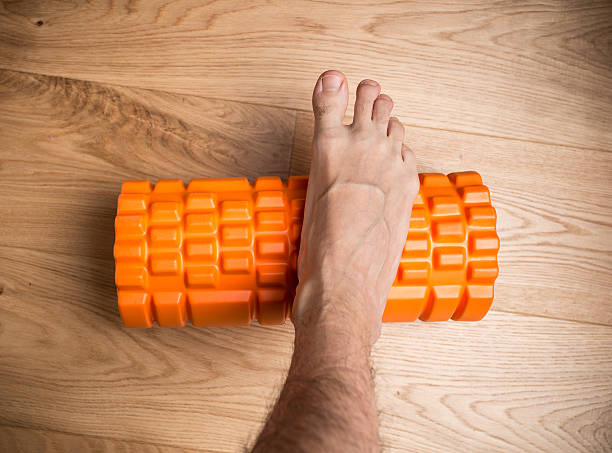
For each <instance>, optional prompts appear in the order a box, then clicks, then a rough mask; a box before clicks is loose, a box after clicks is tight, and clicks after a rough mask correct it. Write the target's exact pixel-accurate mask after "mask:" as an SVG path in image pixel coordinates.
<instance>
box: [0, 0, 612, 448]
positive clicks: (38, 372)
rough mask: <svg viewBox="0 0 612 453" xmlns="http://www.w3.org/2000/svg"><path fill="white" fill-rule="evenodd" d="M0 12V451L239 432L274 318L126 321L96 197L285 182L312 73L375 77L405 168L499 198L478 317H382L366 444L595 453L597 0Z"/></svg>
mask: <svg viewBox="0 0 612 453" xmlns="http://www.w3.org/2000/svg"><path fill="white" fill-rule="evenodd" d="M0 8H1V9H0V68H4V70H1V71H0V451H7V452H13V451H17V452H42V451H51V452H55V451H58V452H59V451H83V452H87V451H96V452H106V451H108V452H111V451H113V452H114V451H119V452H123V451H125V452H139V453H140V452H164V453H165V452H168V453H174V452H178V451H184V449H187V451H210V452H221V451H242V449H243V448H244V446H245V445H248V444H249V442H252V441H253V440H254V438H255V437H256V435H257V431H258V429H259V428H260V426H261V423H262V421H263V419H264V417H265V415H266V412H267V410H268V409H269V407H270V406H271V405H272V404H273V402H274V398H275V396H276V395H277V393H278V391H279V389H280V386H281V385H282V381H283V377H284V373H285V372H286V370H287V367H288V365H289V361H290V357H291V348H292V338H293V330H292V327H291V326H290V325H286V326H279V327H272V328H263V327H258V326H253V327H250V328H214V329H196V328H190V327H189V328H184V329H177V330H172V329H164V330H162V329H150V330H128V329H125V328H123V327H122V326H121V323H120V320H119V314H118V310H117V307H116V297H115V289H114V283H113V273H114V269H113V259H112V243H113V236H114V234H113V221H114V213H115V203H116V197H117V193H118V191H119V185H120V183H121V182H122V181H123V180H125V179H135V178H148V179H152V180H157V179H159V178H182V179H184V180H185V181H188V180H189V179H191V178H194V177H214V176H247V177H249V178H250V179H253V178H255V177H257V176H261V175H279V176H282V177H287V176H288V175H289V174H303V173H306V172H307V171H308V168H309V161H310V152H309V150H310V140H311V136H312V118H311V116H310V113H309V112H308V110H309V109H310V107H309V98H310V90H311V85H312V84H313V83H314V80H315V79H316V76H317V73H318V72H320V71H322V70H324V69H327V68H330V67H336V68H338V69H342V70H344V71H345V72H346V73H347V74H348V76H349V78H350V81H351V82H352V83H353V88H354V84H355V83H356V82H358V80H359V79H361V78H365V77H372V78H377V79H378V80H380V81H381V82H382V84H383V86H384V88H385V91H386V92H387V93H389V94H390V95H392V96H393V98H394V100H395V102H396V111H397V114H398V115H399V116H400V118H401V119H402V120H403V121H404V122H405V123H406V125H407V142H408V143H409V144H410V146H412V148H413V149H414V150H415V152H416V154H417V156H418V162H419V166H420V169H421V170H422V171H441V172H450V171H457V170H467V169H474V170H478V171H479V172H481V174H482V175H483V177H484V180H485V183H486V184H487V185H489V187H490V189H491V192H492V196H493V202H494V205H495V207H496V208H497V211H498V215H499V220H498V231H499V233H500V236H501V250H500V268H501V273H500V277H499V280H498V282H497V284H496V300H495V302H494V306H493V311H492V312H491V313H490V314H489V315H488V316H487V317H486V318H485V320H484V321H482V322H479V323H467V324H466V323H452V322H451V323H441V324H425V323H414V324H396V325H386V326H385V327H384V328H383V334H382V337H381V339H380V341H379V343H378V344H377V347H376V350H375V354H374V358H373V366H374V369H375V372H376V387H377V399H378V407H379V409H380V425H381V436H382V443H383V448H384V449H385V451H424V452H438V451H455V450H461V451H466V452H472V451H474V452H477V451H482V452H484V451H486V452H490V451H504V452H506V451H517V452H519V451H521V452H522V451H551V452H559V451H564V452H565V451H567V452H573V451H585V452H607V451H612V277H611V275H612V258H611V257H612V201H611V200H612V54H611V53H610V47H609V43H610V39H611V36H612V29H611V28H610V17H611V15H612V6H611V4H610V3H609V2H578V1H566V2H560V1H557V2H549V3H546V4H540V3H532V2H498V3H490V2H484V1H474V2H470V3H469V4H467V3H465V4H459V3H453V2H449V3H441V2H438V3H429V2H374V1H364V2H359V3H357V2H342V3H341V2H336V1H323V2H318V1H317V2H266V1H258V2H247V3H245V2H237V1H236V2H234V1H228V2H201V1H200V2H196V1H190V0H181V1H151V2H131V1H130V2H128V1H125V2H122V1H119V2H97V1H94V2H78V1H77V2H70V3H67V2H4V3H2V6H0ZM79 79H80V80H79ZM349 115H350V112H349Z"/></svg>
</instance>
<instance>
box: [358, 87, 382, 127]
mask: <svg viewBox="0 0 612 453" xmlns="http://www.w3.org/2000/svg"><path fill="white" fill-rule="evenodd" d="M379 93H380V85H379V84H378V82H375V81H374V80H368V79H366V80H363V81H362V82H361V83H360V84H359V86H358V87H357V97H356V99H355V117H354V119H353V124H354V125H356V126H365V125H369V124H371V123H372V108H373V107H374V101H375V100H376V98H377V97H378V94H379Z"/></svg>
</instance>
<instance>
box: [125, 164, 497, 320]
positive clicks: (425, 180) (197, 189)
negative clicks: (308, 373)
mask: <svg viewBox="0 0 612 453" xmlns="http://www.w3.org/2000/svg"><path fill="white" fill-rule="evenodd" d="M419 177H420V180H421V189H420V192H419V195H418V196H417V199H416V201H415V203H414V206H413V209H412V218H411V221H410V231H409V233H408V237H407V238H406V244H405V246H404V250H403V253H402V258H401V262H400V265H399V268H398V271H397V275H396V278H395V281H394V283H393V287H392V288H391V291H390V292H389V296H388V299H387V305H386V309H385V312H384V315H383V321H386V322H389V321H400V322H406V321H415V320H416V319H421V320H423V321H446V320H449V319H453V320H457V321H477V320H480V319H482V317H483V316H484V315H485V314H486V313H487V311H488V310H489V308H490V306H491V303H492V301H493V284H494V282H495V279H496V277H497V274H498V267H497V252H498V250H499V238H498V236H497V233H496V229H495V224H496V214H495V210H494V209H493V207H492V206H491V199H490V195H489V190H488V189H487V187H485V186H484V185H483V184H482V179H481V178H480V175H479V174H478V173H475V172H462V173H451V174H449V175H448V176H446V175H443V174H436V173H428V174H421V175H419ZM307 184H308V178H307V177H303V176H297V177H290V178H289V180H288V181H287V183H286V184H284V183H283V182H282V181H281V179H280V178H277V177H262V178H259V179H257V180H256V181H255V183H254V184H253V185H251V184H250V183H249V181H248V180H247V179H245V178H225V179H195V180H192V181H191V182H190V183H189V185H188V186H187V188H185V186H184V184H183V182H182V181H180V180H162V181H159V182H158V183H157V184H155V186H154V187H152V186H151V184H150V183H149V182H148V181H127V182H125V183H123V186H122V189H121V194H120V195H119V199H118V203H117V217H116V219H115V249H114V254H115V263H116V272H115V281H116V284H117V292H118V302H119V311H120V313H121V318H122V319H123V322H124V324H125V325H126V326H127V327H151V326H153V325H154V323H155V322H157V324H159V325H160V326H162V327H182V326H184V325H185V324H186V323H187V322H188V321H190V322H191V323H192V324H193V325H195V326H230V325H248V324H250V323H251V322H252V321H253V320H255V319H256V320H258V321H259V323H260V324H282V323H284V322H285V320H286V319H287V317H288V316H289V314H290V312H291V304H292V302H293V297H294V295H295V288H296V285H297V275H296V266H297V254H298V250H299V242H300V234H301V231H302V219H303V214H304V199H305V196H306V187H307ZM347 271H349V272H350V269H348V270H347Z"/></svg>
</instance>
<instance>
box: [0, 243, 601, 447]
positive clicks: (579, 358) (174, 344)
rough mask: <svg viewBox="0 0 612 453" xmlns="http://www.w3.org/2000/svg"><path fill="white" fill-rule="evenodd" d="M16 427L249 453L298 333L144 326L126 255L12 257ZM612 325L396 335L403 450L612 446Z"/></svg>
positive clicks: (404, 330)
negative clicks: (121, 308)
mask: <svg viewBox="0 0 612 453" xmlns="http://www.w3.org/2000/svg"><path fill="white" fill-rule="evenodd" d="M0 257H1V258H0V260H1V261H0V264H1V265H2V268H3V272H2V275H3V279H4V284H5V287H4V292H3V294H2V295H1V296H0V300H1V301H2V303H1V304H0V319H1V320H2V329H0V345H2V346H1V352H2V353H1V354H0V370H2V372H1V374H0V384H1V385H0V406H1V407H2V408H3V410H2V413H1V414H0V423H4V424H10V425H17V426H24V427H32V428H34V429H50V430H54V431H70V432H74V433H79V434H83V435H86V436H100V437H103V438H110V439H117V440H125V441H128V440H129V441H136V442H145V443H154V444H161V445H175V446H178V447H185V448H205V449H208V450H212V451H236V450H238V449H240V448H242V447H243V446H244V445H246V444H248V443H249V442H251V441H252V440H253V439H254V438H255V436H256V434H257V432H258V430H259V428H260V424H261V422H262V420H263V419H264V417H265V415H266V412H267V410H268V408H269V407H270V405H271V404H272V403H273V400H274V398H275V396H276V394H277V392H278V389H279V388H280V385H281V383H282V379H283V377H284V374H285V372H286V370H287V367H288V366H289V361H290V355H291V351H292V338H293V337H292V335H293V331H292V327H291V326H290V325H286V326H284V327H273V328H263V327H258V326H253V327H248V328H209V329H196V328H191V327H186V328H183V329H160V328H155V329H149V330H129V329H125V328H123V327H122V326H121V325H120V322H119V317H118V314H117V312H116V308H115V299H114V295H113V288H112V275H110V274H111V272H109V271H108V270H105V268H110V267H112V266H111V263H110V260H109V262H108V263H105V262H104V261H103V260H101V259H99V258H97V253H95V252H94V253H92V252H88V251H83V250H76V249H75V250H74V251H70V252H67V253H64V254H58V253H52V252H42V251H38V250H35V249H28V248H18V247H2V249H1V250H0ZM611 354H612V327H608V326H596V325H587V324H580V323H573V322H566V321H560V320H553V319H547V318H539V317H529V316H523V315H514V314H505V313H490V314H489V315H488V317H487V318H486V319H485V320H484V321H482V322H480V323H452V322H448V323H441V324H425V323H414V324H395V325H385V327H384V328H383V335H382V338H381V340H380V341H379V343H378V345H377V347H376V352H375V357H374V369H375V370H376V384H377V398H378V407H379V408H380V414H381V419H380V423H381V430H382V438H383V444H384V446H385V447H387V449H388V450H389V451H401V450H404V449H406V448H407V447H408V446H410V448H415V449H418V450H419V451H424V452H428V451H431V452H434V451H440V449H444V450H451V449H453V446H456V445H457V442H459V439H461V440H460V441H461V444H462V446H463V448H465V449H466V450H467V451H475V450H480V451H482V450H487V451H606V450H607V449H609V448H610V447H611V446H612V445H610V440H611V439H612V432H611V428H612V423H611V421H612V419H611V417H612V404H611V401H612V382H611V381H610V379H609V378H610V376H611V375H612V362H611V361H610V356H611Z"/></svg>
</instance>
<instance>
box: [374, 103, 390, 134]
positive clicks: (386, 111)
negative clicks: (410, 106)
mask: <svg viewBox="0 0 612 453" xmlns="http://www.w3.org/2000/svg"><path fill="white" fill-rule="evenodd" d="M391 110H393V101H392V100H391V98H390V97H389V96H387V95H386V94H380V95H378V97H377V98H376V100H375V101H374V107H373V111H372V121H374V124H376V126H377V127H378V128H379V129H380V130H381V131H383V132H385V133H386V132H387V128H388V126H389V116H390V115H391Z"/></svg>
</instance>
